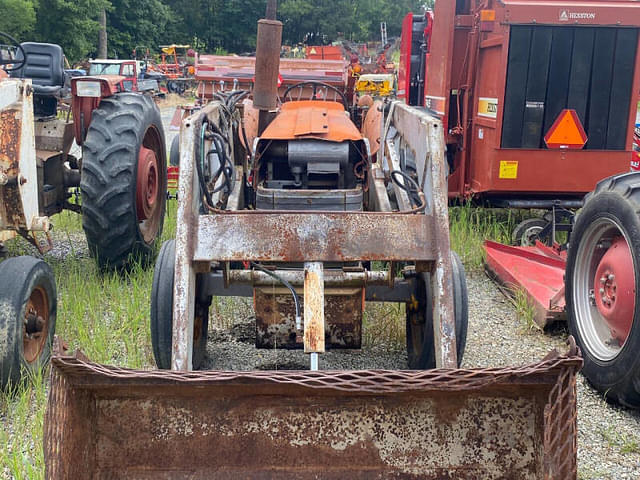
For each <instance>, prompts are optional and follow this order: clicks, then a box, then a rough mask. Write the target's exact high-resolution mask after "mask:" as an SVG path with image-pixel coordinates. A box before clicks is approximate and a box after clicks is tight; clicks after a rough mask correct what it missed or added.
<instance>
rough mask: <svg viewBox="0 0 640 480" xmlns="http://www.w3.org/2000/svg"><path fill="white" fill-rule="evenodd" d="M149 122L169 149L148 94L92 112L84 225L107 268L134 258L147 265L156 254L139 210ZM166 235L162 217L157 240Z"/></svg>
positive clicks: (121, 97)
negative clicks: (140, 153)
mask: <svg viewBox="0 0 640 480" xmlns="http://www.w3.org/2000/svg"><path fill="white" fill-rule="evenodd" d="M147 123H149V124H154V125H156V126H157V128H158V131H159V132H160V135H161V137H162V144H163V153H164V131H163V128H162V119H161V117H160V112H159V110H158V108H157V107H156V105H155V104H154V103H153V100H151V99H150V98H149V97H147V96H146V95H140V94H136V93H121V94H118V95H115V96H113V97H110V98H105V99H103V100H102V101H101V103H100V107H99V108H98V109H97V110H94V112H93V114H92V119H91V124H90V126H89V129H88V132H87V138H86V141H85V143H84V148H83V150H84V155H83V159H82V177H81V182H80V189H81V192H82V226H83V228H84V231H85V234H86V237H87V243H88V244H89V250H90V252H91V254H92V255H93V256H94V257H96V258H97V259H98V264H99V265H100V267H101V268H103V269H105V268H113V269H120V268H123V267H126V266H128V264H129V261H130V259H131V258H134V257H135V258H139V259H141V260H142V262H143V263H145V262H146V261H147V260H148V259H149V257H150V256H151V255H152V254H153V245H149V244H147V243H145V241H144V239H143V238H142V236H141V234H140V232H139V229H138V222H137V216H136V209H135V185H136V177H137V168H136V167H137V158H136V157H137V150H138V148H139V147H138V146H139V145H141V144H142V140H143V139H142V138H141V137H142V135H144V130H145V129H144V128H143V127H145V125H146V124H147ZM165 164H166V162H165ZM161 174H164V175H165V176H166V172H161ZM165 185H166V180H165ZM163 199H164V196H162V200H161V201H164V200H163ZM162 216H163V218H164V212H163V215H162ZM161 233H162V221H161V223H160V226H159V231H158V234H157V237H158V238H159V237H160V234H161Z"/></svg>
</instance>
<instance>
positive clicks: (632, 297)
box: [565, 173, 640, 408]
mask: <svg viewBox="0 0 640 480" xmlns="http://www.w3.org/2000/svg"><path fill="white" fill-rule="evenodd" d="M639 213H640V173H627V174H623V175H618V176H615V177H611V178H607V179H605V180H603V181H601V182H600V183H598V185H597V186H596V189H595V190H594V192H593V193H591V194H589V195H588V196H587V197H586V199H585V204H584V207H583V208H582V210H581V211H580V212H579V214H578V216H577V219H576V223H575V226H574V228H573V232H572V235H571V241H570V245H569V252H568V257H567V271H566V288H565V292H566V293H565V295H566V300H567V311H568V324H569V332H570V333H571V335H573V336H574V338H575V339H576V343H577V344H578V346H579V347H580V348H581V350H582V353H583V356H584V368H583V369H582V373H583V374H584V376H585V377H586V378H587V380H588V381H589V382H590V383H591V384H592V385H593V386H594V387H595V388H596V389H597V390H599V391H600V392H601V393H602V394H603V395H604V396H605V397H606V398H607V399H609V400H613V401H615V402H618V403H620V404H622V405H625V406H629V407H633V408H639V407H640V356H639V355H638V352H640V321H639V319H640V301H638V290H637V285H639V284H640V283H639V282H640V219H639V218H638V215H639ZM621 239H624V241H622V240H621ZM625 245H626V247H628V250H627V251H626V253H625V255H626V256H623V257H622V259H623V261H622V262H621V261H620V260H619V259H618V260H617V261H616V260H614V261H613V262H610V261H609V260H608V259H609V258H611V256H610V255H612V254H613V255H615V254H616V253H619V251H620V250H622V251H624V248H625ZM614 249H619V251H618V252H615V251H614ZM629 256H630V257H631V263H632V265H629V261H628V258H629ZM603 268H605V269H607V271H606V272H605V273H604V275H603V272H604V270H603ZM609 269H610V270H611V271H610V272H609V271H608V270H609ZM616 269H618V271H615V270H616ZM610 275H611V276H610ZM609 280H611V281H614V280H615V283H613V284H612V285H609ZM631 283H634V284H633V285H631ZM613 287H615V288H613ZM610 292H611V293H612V294H613V296H610V295H609V293H610ZM613 292H615V293H613ZM609 308H613V309H618V310H612V311H611V312H613V313H614V315H612V314H611V313H610V311H609V310H608V309H609ZM620 309H621V310H620ZM620 322H621V323H622V324H624V326H625V328H620V327H619V326H618V323H620Z"/></svg>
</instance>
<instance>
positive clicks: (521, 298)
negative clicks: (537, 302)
mask: <svg viewBox="0 0 640 480" xmlns="http://www.w3.org/2000/svg"><path fill="white" fill-rule="evenodd" d="M512 292H513V297H512V298H513V305H514V307H515V309H516V313H517V314H518V318H519V319H520V320H521V321H522V323H523V324H524V327H525V328H526V330H534V329H537V328H538V325H537V324H536V322H535V321H534V319H535V316H536V309H535V307H534V306H533V305H532V304H531V301H530V300H529V297H528V296H527V293H526V292H525V291H524V290H523V289H521V288H520V289H516V290H513V291H512Z"/></svg>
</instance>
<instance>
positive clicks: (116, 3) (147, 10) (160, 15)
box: [107, 0, 173, 58]
mask: <svg viewBox="0 0 640 480" xmlns="http://www.w3.org/2000/svg"><path fill="white" fill-rule="evenodd" d="M111 5H112V8H111V9H109V11H108V12H107V26H108V27H107V44H108V53H109V57H117V58H130V56H131V52H132V50H133V49H134V48H135V47H138V46H143V47H147V48H149V49H150V50H151V51H154V50H156V48H157V46H158V45H161V44H166V43H172V42H173V40H171V39H168V38H166V36H165V34H166V28H167V24H168V23H169V22H170V19H171V9H170V7H169V6H167V5H165V3H163V2H162V1H161V0H111Z"/></svg>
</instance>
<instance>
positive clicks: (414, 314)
mask: <svg viewBox="0 0 640 480" xmlns="http://www.w3.org/2000/svg"><path fill="white" fill-rule="evenodd" d="M451 265H452V267H453V304H454V318H455V327H456V348H457V355H458V366H459V365H460V364H461V362H462V357H463V355H464V347H465V345H466V342H467V326H468V321H469V301H468V295H467V281H466V278H465V271H464V266H463V265H462V262H461V261H460V257H458V255H457V254H456V253H455V252H453V251H452V252H451ZM416 287H417V288H416V291H415V298H414V299H413V300H412V301H411V302H407V305H406V320H407V330H406V334H407V358H408V363H409V368H412V369H429V368H435V367H436V357H435V347H434V336H433V309H432V298H431V282H430V281H429V274H427V273H422V274H420V275H419V276H418V278H417V279H416Z"/></svg>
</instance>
